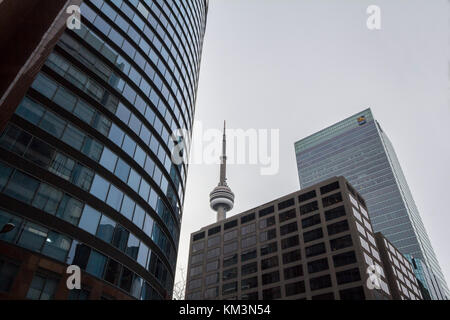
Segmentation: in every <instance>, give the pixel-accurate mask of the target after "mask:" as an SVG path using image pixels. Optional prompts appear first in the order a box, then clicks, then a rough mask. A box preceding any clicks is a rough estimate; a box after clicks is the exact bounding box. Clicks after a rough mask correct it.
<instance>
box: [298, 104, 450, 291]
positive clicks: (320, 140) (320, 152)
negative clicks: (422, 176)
mask: <svg viewBox="0 0 450 320" xmlns="http://www.w3.org/2000/svg"><path fill="white" fill-rule="evenodd" d="M295 153H296V157H297V167H298V175H299V179H300V187H301V188H302V189H304V188H307V187H309V186H311V185H314V184H316V183H318V182H320V181H323V180H324V179H328V178H330V177H334V176H344V177H345V178H346V179H347V180H348V181H349V182H350V184H351V185H352V186H354V188H355V189H356V190H357V191H358V192H359V193H360V194H361V195H362V196H363V197H364V199H365V200H366V202H367V208H368V209H369V212H370V217H371V220H372V223H373V228H374V230H375V231H376V232H382V233H383V235H385V236H386V238H387V239H389V241H390V242H391V243H392V244H393V245H395V247H396V248H398V249H399V250H400V252H402V253H403V255H405V256H407V257H408V258H409V259H410V261H412V258H414V259H417V261H422V262H423V265H425V266H424V267H421V268H417V269H415V271H416V276H417V278H418V279H419V280H420V281H421V282H422V283H423V285H424V286H425V287H426V288H427V290H428V291H429V293H430V295H431V297H432V298H433V299H446V297H449V291H448V287H447V284H446V281H445V278H444V275H443V273H442V271H441V268H440V266H439V262H438V260H437V257H436V255H435V253H434V251H433V247H432V245H431V242H430V239H429V237H428V234H427V232H426V230H425V227H424V225H423V222H422V219H421V217H420V214H419V210H418V209H417V207H416V204H415V203H414V200H413V196H412V194H411V191H410V189H409V187H408V184H407V182H406V178H405V176H404V174H403V171H402V169H401V167H400V163H399V161H398V159H397V156H396V154H395V151H394V148H393V146H392V144H391V142H390V141H389V139H388V137H387V135H386V133H385V132H384V131H383V129H382V128H381V126H380V124H379V123H378V122H377V121H376V119H375V118H374V116H373V114H372V112H371V110H370V109H366V110H363V111H361V112H359V113H357V114H355V115H353V116H351V117H349V118H347V119H345V120H342V121H340V122H338V123H336V124H334V125H332V126H330V127H328V128H326V129H323V130H321V131H319V132H317V133H315V134H313V135H311V136H308V137H306V138H304V139H302V140H300V141H298V142H296V143H295ZM427 270H428V271H429V272H428V271H427ZM427 272H428V274H427Z"/></svg>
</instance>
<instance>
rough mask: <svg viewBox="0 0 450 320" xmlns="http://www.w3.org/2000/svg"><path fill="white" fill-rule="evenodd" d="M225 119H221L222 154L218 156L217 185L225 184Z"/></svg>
mask: <svg viewBox="0 0 450 320" xmlns="http://www.w3.org/2000/svg"><path fill="white" fill-rule="evenodd" d="M225 130H226V129H225V120H224V121H223V138H222V156H221V157H220V160H221V162H220V180H219V186H226V185H227V137H226V135H225Z"/></svg>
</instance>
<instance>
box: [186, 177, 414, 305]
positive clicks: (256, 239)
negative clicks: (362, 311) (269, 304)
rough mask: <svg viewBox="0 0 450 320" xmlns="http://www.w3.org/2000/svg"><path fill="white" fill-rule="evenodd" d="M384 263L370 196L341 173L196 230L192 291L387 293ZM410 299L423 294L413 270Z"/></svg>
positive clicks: (237, 295) (320, 295)
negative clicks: (367, 198) (366, 199)
mask: <svg viewBox="0 0 450 320" xmlns="http://www.w3.org/2000/svg"><path fill="white" fill-rule="evenodd" d="M401 264H402V266H403V268H404V270H403V269H402V271H401V272H403V271H405V272H406V277H408V279H410V278H409V277H410V276H411V275H412V272H413V268H412V267H411V265H410V263H409V261H408V260H407V259H405V258H403V260H401ZM399 268H400V267H399ZM384 270H385V269H384V268H383V261H382V259H381V256H380V250H379V249H378V247H377V244H376V239H375V235H374V233H373V229H372V225H371V222H370V217H369V214H368V212H367V208H366V204H365V202H364V199H363V198H362V197H361V196H360V195H359V194H358V193H356V192H355V191H354V189H353V188H352V187H351V186H350V185H349V184H348V183H347V181H346V180H345V179H344V178H343V177H335V178H330V179H328V180H326V181H323V182H321V183H318V184H315V185H314V186H311V187H309V188H306V189H304V190H300V191H297V192H294V193H291V194H289V195H286V196H283V197H281V198H279V199H276V200H274V201H271V202H269V203H266V204H264V205H261V206H259V207H257V208H253V209H251V210H247V211H245V212H243V213H240V214H238V215H235V216H232V217H229V218H227V219H224V220H220V221H218V222H217V223H214V224H211V225H209V226H206V227H204V228H202V229H201V230H199V231H197V232H194V233H193V234H192V235H191V243H190V252H189V265H188V275H187V289H186V298H187V299H220V300H222V299H223V300H228V299H240V300H247V299H250V300H255V299H260V300H261V299H263V300H270V299H296V300H305V299H307V300H387V299H392V295H391V291H392V289H391V288H395V287H393V285H395V286H397V284H396V283H394V284H393V283H390V282H389V279H388V278H387V275H386V274H385V272H384ZM374 278H375V279H376V280H375V279H374ZM405 285H407V283H405ZM404 298H405V299H414V300H417V299H421V295H420V289H419V288H418V285H417V281H416V280H414V276H412V278H411V280H410V282H409V284H408V289H407V290H406V294H405V295H404ZM398 299H400V298H399V297H398Z"/></svg>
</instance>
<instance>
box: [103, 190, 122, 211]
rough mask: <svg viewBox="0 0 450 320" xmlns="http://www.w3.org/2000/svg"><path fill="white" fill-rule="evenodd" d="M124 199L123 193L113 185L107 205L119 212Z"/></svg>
mask: <svg viewBox="0 0 450 320" xmlns="http://www.w3.org/2000/svg"><path fill="white" fill-rule="evenodd" d="M122 198H123V192H122V191H120V190H119V189H117V188H116V187H115V186H114V185H111V187H110V188H109V193H108V198H107V200H106V203H107V204H108V205H110V206H111V207H112V208H113V209H114V210H116V211H119V210H120V206H121V204H122Z"/></svg>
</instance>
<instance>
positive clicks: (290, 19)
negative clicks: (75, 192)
mask: <svg viewBox="0 0 450 320" xmlns="http://www.w3.org/2000/svg"><path fill="white" fill-rule="evenodd" d="M372 4H373V5H378V6H379V7H380V8H381V30H376V31H370V30H368V29H367V27H366V20H367V17H368V15H367V13H366V9H367V7H368V6H369V5H372ZM448 14H449V10H448V2H447V0H372V1H365V0H340V1H335V0H329V1H325V0H314V1H313V0H210V1H209V13H208V22H207V27H206V35H205V40H204V47H203V54H202V63H201V71H200V83H199V87H198V97H197V105H196V114H195V119H196V121H201V123H202V126H203V127H204V128H216V129H221V127H222V123H223V120H224V119H226V120H227V126H228V127H229V128H232V129H237V128H240V129H245V130H247V129H252V128H253V129H279V130H280V146H279V150H280V151H279V159H280V169H279V171H278V173H277V174H275V175H269V176H267V175H266V176H263V175H261V174H260V167H259V166H258V165H237V164H235V165H230V166H229V167H228V171H227V175H228V184H229V186H230V187H231V189H232V190H233V191H234V193H235V195H236V200H235V207H234V209H233V210H232V211H231V212H229V213H228V216H231V215H233V214H237V213H240V212H243V211H245V210H248V209H251V208H253V207H256V206H258V205H260V204H263V203H266V202H269V201H271V200H273V199H276V198H278V197H280V196H283V195H286V194H288V193H290V192H294V191H297V190H298V189H299V181H298V175H297V168H296V161H295V153H294V142H295V141H297V140H299V139H301V138H303V137H305V136H307V135H310V134H313V133H315V132H317V131H318V130H321V129H323V128H325V127H327V126H329V125H332V124H334V123H336V122H338V121H340V120H342V119H344V118H347V117H348V116H351V115H353V114H355V113H357V112H359V111H361V110H363V109H365V108H367V107H371V108H372V112H373V113H374V116H375V117H376V118H377V119H378V121H379V122H380V124H381V126H382V128H383V130H384V131H385V132H386V134H387V135H388V136H389V138H390V140H391V141H392V143H393V145H394V148H395V150H396V153H397V155H398V157H399V160H400V163H401V165H402V168H403V171H404V173H405V176H406V179H407V181H408V184H409V187H410V189H411V191H412V194H413V196H414V200H415V202H416V204H417V206H418V208H419V211H420V214H421V216H422V219H423V222H424V224H425V227H426V230H427V232H428V234H429V237H430V239H431V242H432V245H433V247H434V250H435V252H436V254H437V257H438V259H439V262H440V265H441V268H442V269H443V272H444V275H445V276H446V279H447V281H450V254H449V249H448V246H449V245H450V233H449V231H448V230H449V225H450V212H449V209H448V208H449V207H448V204H447V200H448V199H449V192H450V187H449V181H450V174H449V164H450V143H449V138H450V125H449V123H448V121H449V119H450V107H449V100H448V93H449V83H448V61H449V58H448V57H449V51H448V43H449V37H448V30H449V17H448ZM197 126H198V123H197V124H196V127H197ZM218 180H219V167H218V165H211V164H204V165H200V164H192V165H191V166H190V167H189V173H188V182H187V190H186V200H185V205H184V218H183V222H182V229H181V238H180V239H181V240H180V245H179V255H178V265H177V268H183V269H184V272H186V271H187V260H188V251H189V239H190V238H189V237H190V234H191V233H192V232H195V231H197V230H199V229H200V228H202V227H204V226H206V225H208V224H211V223H214V222H215V219H216V215H215V213H214V212H213V211H212V210H211V209H210V207H209V192H210V191H211V190H212V189H213V188H214V187H215V186H216V185H217V183H218ZM179 279H180V273H179V272H177V277H176V281H178V280H179Z"/></svg>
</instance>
